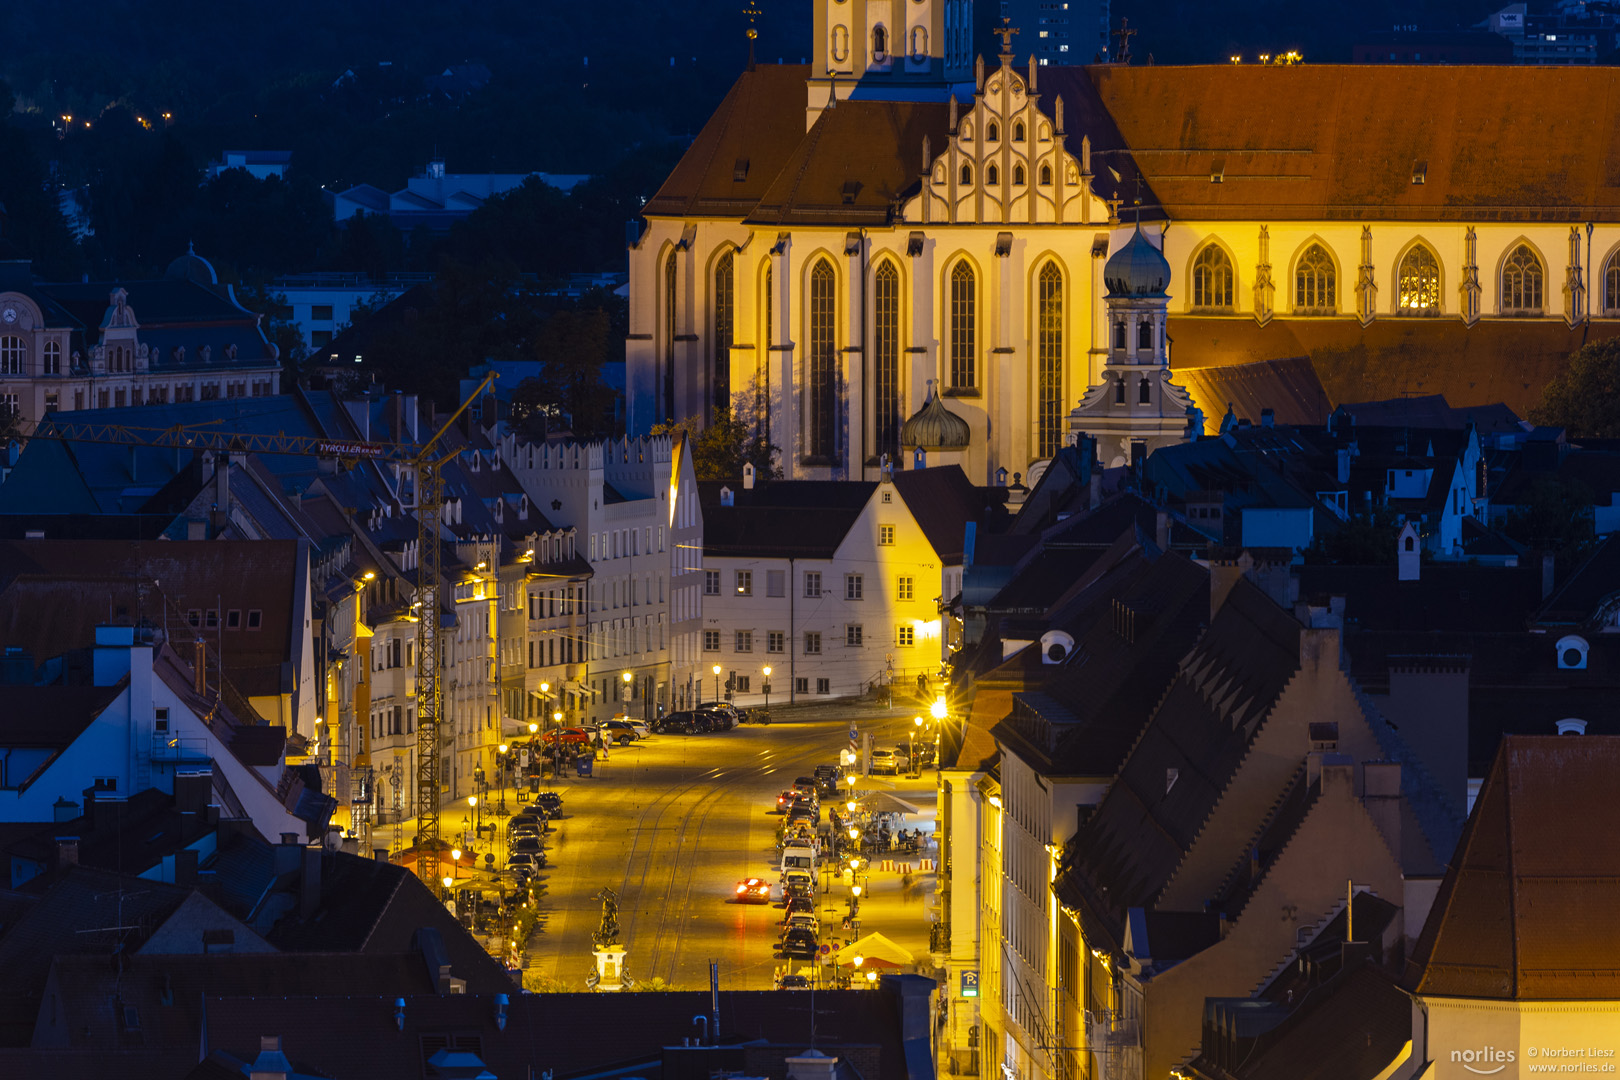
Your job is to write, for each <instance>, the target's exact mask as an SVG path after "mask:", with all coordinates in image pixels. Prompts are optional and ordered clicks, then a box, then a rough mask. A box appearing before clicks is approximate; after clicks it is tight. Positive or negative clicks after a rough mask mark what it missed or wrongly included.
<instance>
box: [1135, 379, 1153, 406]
mask: <svg viewBox="0 0 1620 1080" xmlns="http://www.w3.org/2000/svg"><path fill="white" fill-rule="evenodd" d="M1136 400H1137V402H1138V403H1139V404H1142V405H1151V404H1153V384H1152V383H1150V382H1148V378H1147V376H1146V375H1144V376H1142V381H1141V382H1139V383H1137V384H1136Z"/></svg>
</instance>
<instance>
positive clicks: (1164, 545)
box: [1153, 510, 1170, 551]
mask: <svg viewBox="0 0 1620 1080" xmlns="http://www.w3.org/2000/svg"><path fill="white" fill-rule="evenodd" d="M1153 542H1154V543H1155V544H1157V545H1158V547H1159V550H1160V551H1169V550H1170V515H1169V514H1167V513H1165V512H1164V511H1163V510H1160V511H1159V512H1158V513H1156V514H1154V515H1153Z"/></svg>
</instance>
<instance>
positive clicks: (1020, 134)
mask: <svg viewBox="0 0 1620 1080" xmlns="http://www.w3.org/2000/svg"><path fill="white" fill-rule="evenodd" d="M1023 141H1024V122H1023V121H1022V120H1020V121H1018V122H1017V123H1015V124H1013V142H1023Z"/></svg>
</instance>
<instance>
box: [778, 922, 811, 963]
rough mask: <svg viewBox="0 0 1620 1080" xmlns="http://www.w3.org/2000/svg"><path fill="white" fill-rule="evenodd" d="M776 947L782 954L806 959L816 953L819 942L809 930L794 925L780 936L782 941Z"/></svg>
mask: <svg viewBox="0 0 1620 1080" xmlns="http://www.w3.org/2000/svg"><path fill="white" fill-rule="evenodd" d="M778 947H779V948H780V949H781V952H782V955H783V956H792V957H797V958H799V959H803V960H808V959H810V958H811V957H812V956H815V955H816V952H817V950H818V949H819V948H820V947H821V944H820V942H818V941H817V940H816V935H815V934H813V933H811V932H810V931H809V930H805V929H803V928H799V927H795V928H794V929H792V930H789V931H788V932H787V933H786V934H785V935H784V936H783V937H782V943H781V945H780V946H778Z"/></svg>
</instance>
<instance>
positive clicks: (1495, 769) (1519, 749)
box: [1407, 735, 1620, 1001]
mask: <svg viewBox="0 0 1620 1080" xmlns="http://www.w3.org/2000/svg"><path fill="white" fill-rule="evenodd" d="M1617 770H1620V738H1614V737H1605V736H1597V735H1586V736H1567V735H1566V736H1557V735H1551V736H1508V737H1507V738H1504V739H1503V740H1502V746H1501V749H1500V750H1499V751H1498V752H1497V755H1496V760H1495V761H1494V762H1493V763H1492V765H1491V769H1490V773H1489V774H1488V775H1487V776H1486V778H1485V783H1484V786H1483V787H1482V788H1481V789H1480V793H1479V797H1478V799H1477V800H1476V802H1475V804H1474V811H1473V814H1472V816H1471V817H1470V818H1469V821H1468V826H1467V828H1466V830H1465V831H1464V833H1463V838H1462V842H1461V843H1460V844H1459V846H1458V849H1457V854H1456V855H1455V856H1454V857H1453V859H1452V863H1451V868H1450V869H1449V870H1448V871H1447V873H1446V877H1445V880H1444V882H1443V883H1442V884H1441V886H1440V892H1439V895H1438V896H1437V897H1436V898H1435V901H1434V905H1433V907H1432V908H1431V909H1430V913H1429V919H1428V922H1427V923H1425V924H1424V927H1423V933H1422V934H1421V935H1420V937H1419V938H1418V943H1417V946H1416V948H1415V949H1414V950H1413V955H1412V961H1411V964H1410V966H1409V969H1408V976H1407V980H1408V985H1410V986H1412V987H1413V988H1414V990H1415V991H1416V993H1417V994H1418V995H1419V996H1425V997H1462V998H1492V999H1507V1000H1520V1001H1564V1000H1580V999H1585V1000H1592V999H1597V1000H1607V999H1613V998H1615V997H1616V996H1620V923H1616V921H1615V920H1614V919H1613V918H1612V913H1613V912H1614V910H1615V909H1616V907H1617V906H1620V806H1617V805H1616V803H1615V800H1614V799H1613V797H1612V788H1613V785H1614V777H1615V775H1616V772H1617ZM1572 822H1579V823H1580V824H1579V827H1578V828H1572V827H1571V823H1572Z"/></svg>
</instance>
